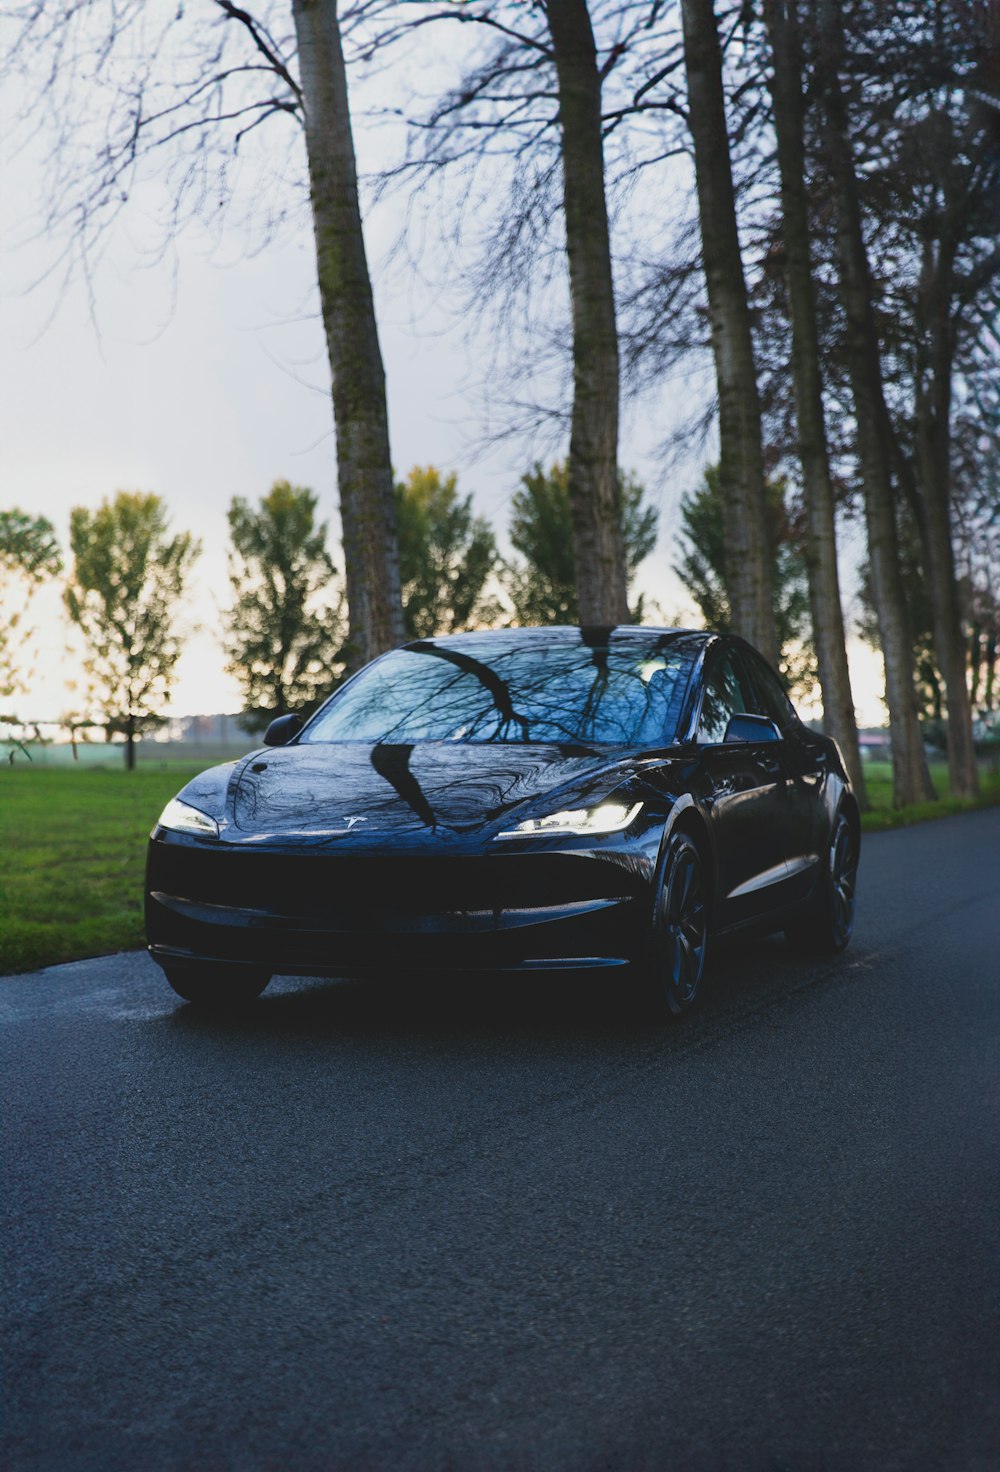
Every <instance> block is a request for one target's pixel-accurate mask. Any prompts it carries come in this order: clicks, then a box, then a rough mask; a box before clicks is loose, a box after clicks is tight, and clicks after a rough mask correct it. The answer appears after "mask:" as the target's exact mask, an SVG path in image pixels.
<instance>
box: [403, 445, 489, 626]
mask: <svg viewBox="0 0 1000 1472" xmlns="http://www.w3.org/2000/svg"><path fill="white" fill-rule="evenodd" d="M396 524H397V527H398V529H399V567H400V581H401V583H402V587H403V621H404V624H405V627H406V634H407V637H408V638H410V639H430V638H432V637H433V636H434V635H435V634H447V633H451V632H452V631H454V630H457V629H469V628H475V627H476V626H477V625H479V626H482V625H483V624H491V623H494V622H495V621H496V619H497V617H498V615H499V613H500V605H499V604H498V603H497V602H496V600H495V599H494V598H491V597H490V595H489V594H488V593H487V591H486V585H487V583H488V582H489V578H490V574H491V573H492V572H493V570H494V569H495V567H496V565H497V561H498V558H497V548H496V541H495V539H494V536H493V532H492V530H491V528H490V525H489V523H488V522H487V521H486V520H484V518H483V517H481V516H475V515H473V511H472V497H471V495H470V496H466V497H464V499H463V498H462V497H460V496H459V494H458V477H457V476H456V475H455V474H454V472H452V473H451V474H450V475H445V476H443V475H442V474H441V472H440V471H439V470H437V469H435V467H434V466H433V465H428V466H427V467H426V468H422V467H421V466H419V465H415V466H414V467H413V469H412V470H411V471H410V473H409V475H408V476H407V477H406V480H405V481H404V482H403V483H402V484H400V485H397V486H396Z"/></svg>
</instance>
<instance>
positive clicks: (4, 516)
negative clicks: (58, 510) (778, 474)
mask: <svg viewBox="0 0 1000 1472" xmlns="http://www.w3.org/2000/svg"><path fill="white" fill-rule="evenodd" d="M61 570H62V554H61V553H60V551H59V543H58V542H57V540H56V532H55V527H54V526H53V525H52V523H51V522H50V521H48V520H47V519H46V518H45V517H44V516H31V515H29V513H28V512H26V511H20V510H18V508H17V507H16V506H15V507H13V508H12V509H11V510H10V511H0V698H6V697H7V696H10V695H14V694H16V693H18V692H19V691H22V690H23V689H24V674H25V671H24V665H23V654H24V649H25V645H26V643H27V641H28V638H29V635H30V630H28V629H27V628H26V627H25V623H24V619H25V615H26V614H27V611H28V606H29V604H30V602H31V599H32V597H33V596H34V593H35V591H36V590H37V588H38V587H39V585H40V584H41V583H42V582H44V580H45V579H46V578H52V577H56V576H57V575H58V574H59V572H61Z"/></svg>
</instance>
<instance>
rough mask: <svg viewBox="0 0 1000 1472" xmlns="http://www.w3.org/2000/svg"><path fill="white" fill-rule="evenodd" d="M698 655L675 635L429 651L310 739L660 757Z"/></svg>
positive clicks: (358, 684) (336, 708) (359, 687)
mask: <svg viewBox="0 0 1000 1472" xmlns="http://www.w3.org/2000/svg"><path fill="white" fill-rule="evenodd" d="M694 653H695V648H694V647H693V646H692V644H691V641H690V640H686V639H680V640H678V639H677V638H676V636H671V635H650V637H649V638H648V639H645V638H641V637H638V636H636V635H628V636H623V637H621V638H618V639H616V638H614V637H613V636H612V637H611V638H610V639H608V640H607V641H606V642H605V643H603V644H597V645H595V644H593V643H589V642H587V641H586V640H585V639H584V638H583V637H582V636H581V638H580V640H579V641H576V640H572V639H564V640H561V641H556V640H554V641H553V642H552V643H551V644H545V643H542V642H540V641H539V640H538V639H537V638H531V639H525V640H517V639H516V638H513V637H512V638H510V639H503V640H497V641H496V642H495V643H494V642H491V641H489V640H487V639H485V638H484V639H479V640H469V641H468V642H467V643H462V644H459V642H458V641H455V643H454V644H449V643H447V642H441V643H431V642H430V641H428V642H426V643H423V644H418V645H413V646H411V647H410V648H409V649H397V650H395V651H394V652H393V653H392V654H388V655H386V656H385V658H384V659H381V660H378V661H377V662H376V663H375V664H373V665H370V666H369V667H368V669H366V670H363V671H362V673H361V674H360V675H359V676H358V678H357V679H356V680H354V681H352V682H351V684H350V685H348V686H347V687H346V688H345V689H344V690H343V691H342V692H340V693H339V694H337V695H334V696H333V698H332V699H331V700H330V702H329V703H328V704H327V705H326V706H324V708H323V709H322V710H321V711H320V712H319V713H318V714H317V716H316V717H315V719H314V720H313V721H312V722H311V723H310V724H309V726H308V727H307V729H306V730H305V732H304V733H303V735H302V738H301V739H302V740H303V741H308V742H318V741H365V742H384V743H407V742H415V741H539V742H581V743H584V744H587V745H612V744H614V745H617V744H620V743H624V744H626V745H630V746H658V745H662V744H665V743H666V742H668V741H670V740H671V739H672V738H673V735H674V732H675V730H676V727H677V720H678V716H679V714H680V707H681V704H682V701H683V697H684V690H685V686H686V684H687V676H688V671H689V669H690V666H691V663H692V659H693V655H694Z"/></svg>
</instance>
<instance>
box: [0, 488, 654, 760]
mask: <svg viewBox="0 0 1000 1472" xmlns="http://www.w3.org/2000/svg"><path fill="white" fill-rule="evenodd" d="M393 499H394V517H395V523H396V525H397V527H398V535H399V551H400V586H401V611H402V622H403V638H405V639H424V638H430V637H433V636H434V635H436V634H446V633H451V632H454V631H456V630H459V629H465V628H477V627H485V626H490V625H495V624H498V623H511V622H517V623H521V624H536V623H565V622H570V623H575V622H577V621H578V619H579V609H578V606H577V595H576V584H575V580H574V568H573V559H572V552H571V549H570V526H571V510H570V503H569V472H568V467H567V466H566V465H565V464H555V465H553V466H551V467H550V468H549V469H548V470H544V469H543V468H542V466H541V465H535V466H534V467H533V469H532V470H531V471H530V472H528V473H527V474H526V475H525V476H524V477H523V478H522V481H521V485H520V488H519V490H517V491H516V492H515V493H514V495H513V497H512V501H511V517H510V524H509V528H508V530H509V535H510V540H511V543H512V545H513V547H514V550H515V555H514V557H512V558H503V557H501V555H500V552H499V550H498V547H497V541H496V537H495V534H494V532H493V529H492V527H491V526H490V524H489V523H488V521H487V520H486V519H485V518H484V517H481V516H477V515H476V514H475V513H474V511H473V507H472V496H471V494H467V495H465V496H462V495H461V494H460V493H459V489H458V477H457V475H456V474H455V473H454V472H452V473H450V474H442V472H440V471H439V470H437V469H436V468H435V467H433V466H427V467H419V466H418V467H414V468H413V469H412V470H411V471H410V473H409V475H408V476H407V477H406V479H405V480H404V481H401V482H398V483H397V484H395V486H394V493H393ZM621 504H622V508H623V518H624V526H623V536H624V543H625V546H626V559H627V563H626V565H627V573H628V576H629V579H630V580H631V578H632V576H633V575H634V573H635V571H636V569H637V568H638V565H639V563H640V562H642V560H643V559H644V558H645V557H647V556H648V555H649V553H650V552H651V551H652V550H653V547H654V545H655V542H656V529H657V511H656V509H655V507H653V506H652V505H651V504H650V503H649V501H648V498H647V497H646V494H645V492H644V490H643V487H642V486H641V485H640V484H639V482H638V481H637V480H636V479H635V478H634V477H631V476H629V477H623V488H622V497H621ZM228 524H229V548H228V564H229V599H228V601H227V606H226V607H225V608H224V609H223V610H222V612H221V630H222V642H223V647H224V650H225V656H226V669H227V672H228V673H230V674H231V675H233V676H234V677H235V679H236V680H237V682H238V684H239V686H240V689H241V693H242V696H243V700H244V715H243V723H244V724H245V725H246V727H247V729H248V730H251V731H261V730H263V729H264V727H265V726H267V724H268V723H269V722H270V721H271V720H272V719H273V717H274V716H275V715H278V714H281V713H283V712H285V711H289V710H296V711H300V712H302V713H308V712H309V711H311V710H313V709H314V708H315V707H316V705H317V704H318V703H319V702H320V701H321V700H323V699H325V698H326V696H327V695H329V694H330V693H331V691H332V690H334V689H335V688H336V686H337V685H338V684H339V683H340V682H341V680H342V679H343V678H344V677H345V674H346V673H347V671H348V669H349V666H350V662H351V655H350V645H349V639H350V633H349V626H348V619H347V613H346V601H347V599H346V591H345V579H344V578H343V576H342V574H341V573H340V572H339V570H338V568H337V566H336V565H335V562H334V558H333V556H332V554H331V550H330V546H329V528H328V524H327V523H326V522H325V521H323V520H321V519H320V516H319V503H318V497H317V496H316V494H315V493H314V492H313V491H311V490H310V489H308V488H307V487H304V486H294V485H291V484H290V483H289V482H288V481H277V482H276V483H275V484H274V485H273V486H272V487H271V489H270V491H269V492H267V494H266V495H264V496H262V497H261V498H260V500H259V501H257V502H256V503H254V502H251V501H249V500H246V499H244V498H242V497H235V498H234V499H233V501H232V502H231V504H230V507H229V511H228ZM69 546H70V554H71V558H70V564H69V567H68V570H67V577H66V580H65V584H64V587H63V601H64V605H65V609H66V613H67V616H68V618H69V620H70V622H71V624H72V625H73V626H74V627H75V628H76V629H77V630H78V632H79V634H80V636H81V641H82V645H83V650H84V653H83V674H84V676H85V682H84V683H85V689H84V691H83V693H82V699H83V704H84V707H85V714H84V715H83V716H81V717H80V719H79V724H86V725H94V726H100V727H103V729H104V731H105V733H106V735H107V736H108V737H109V738H110V737H112V736H115V735H120V736H123V737H124V739H125V755H126V762H127V765H128V766H129V767H131V766H133V765H134V759H135V754H134V744H135V741H136V740H137V739H138V738H139V737H140V736H141V735H142V734H143V733H144V732H147V731H149V730H151V729H153V728H155V726H157V725H158V724H160V723H162V721H163V720H164V715H163V708H164V706H165V704H166V702H167V700H168V697H169V695H170V691H171V687H172V685H173V682H174V677H175V671H176V665H177V661H178V659H179V657H180V654H181V652H182V649H183V645H184V639H185V636H186V634H187V633H188V632H189V630H188V629H187V628H186V627H185V622H184V608H183V604H184V595H185V593H186V592H187V591H188V590H189V588H190V582H191V574H192V571H193V569H194V565H195V562H196V560H197V558H198V556H199V554H200V552H201V544H200V543H199V542H198V541H197V540H196V539H195V538H194V537H193V536H192V535H191V534H190V533H188V532H180V533H177V532H174V531H172V529H171V527H170V524H169V516H168V513H167V508H166V505H165V503H164V501H163V499H162V497H160V496H157V495H154V494H152V493H143V492H131V491H120V492H118V493H117V494H116V495H115V496H114V497H111V498H108V499H106V500H105V501H104V502H102V504H101V505H100V506H99V507H98V508H97V509H96V510H93V511H91V510H89V509H88V508H86V507H76V508H75V509H74V510H73V512H72V514H71V517H70V527H69ZM0 567H2V569H3V572H4V578H3V588H4V590H5V591H7V592H10V591H11V590H13V589H14V588H15V587H16V588H17V590H18V594H19V597H18V598H17V599H15V600H13V602H11V606H10V610H9V616H7V617H3V616H2V613H0V695H2V696H3V697H6V698H13V697H16V696H18V695H20V694H23V693H24V691H25V689H26V679H27V676H28V673H29V672H28V670H27V668H26V653H25V651H26V649H27V646H28V643H29V636H28V631H27V629H26V626H25V624H24V622H23V620H24V616H25V615H26V613H27V609H28V605H29V603H30V599H31V596H32V594H33V593H34V592H35V591H36V590H37V588H38V587H39V586H40V584H41V583H42V582H43V581H44V580H45V579H46V578H55V577H58V576H59V574H60V573H61V572H62V570H63V559H62V553H61V551H60V548H59V543H58V539H57V536H56V532H55V528H54V527H53V526H52V524H51V522H49V521H48V520H47V519H46V518H45V517H32V516H30V515H29V514H28V513H26V512H23V511H20V510H16V509H15V510H13V511H10V512H4V513H0ZM15 604H16V607H15ZM5 606H6V603H5V602H0V610H2V609H3V608H4V607H5ZM642 607H643V605H642V600H641V599H640V600H638V601H637V603H636V611H637V614H638V615H641V612H642Z"/></svg>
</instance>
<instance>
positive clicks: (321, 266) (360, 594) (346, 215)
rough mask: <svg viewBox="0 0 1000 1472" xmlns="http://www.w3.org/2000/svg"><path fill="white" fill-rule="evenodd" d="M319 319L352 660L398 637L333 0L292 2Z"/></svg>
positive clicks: (378, 366)
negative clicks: (329, 391)
mask: <svg viewBox="0 0 1000 1472" xmlns="http://www.w3.org/2000/svg"><path fill="white" fill-rule="evenodd" d="M292 14H293V16H294V19H295V34H296V39H297V41H298V62H299V82H300V87H301V97H302V114H303V123H304V126H305V135H306V152H307V155H308V160H309V185H310V198H311V200H312V216H313V230H314V233H315V237H316V260H317V268H318V276H319V293H320V301H321V303H322V306H323V323H324V326H325V327H326V341H327V349H328V352H329V358H330V371H331V373H332V375H333V416H334V421H335V424H336V431H337V479H338V482H339V485H340V514H341V520H342V523H343V535H344V563H345V569H346V582H347V606H348V609H349V611H350V621H351V635H350V647H349V659H350V664H351V666H352V667H353V668H357V667H358V666H360V665H362V664H365V663H366V662H367V661H368V660H370V659H373V658H374V657H375V655H376V654H381V653H382V652H383V651H384V650H386V649H390V648H392V646H393V645H395V644H399V643H400V642H401V641H402V639H403V610H402V601H401V596H400V582H399V544H398V541H397V536H396V524H395V518H394V492H393V477H392V462H391V458H390V454H389V415H388V410H387V407H386V398H385V372H384V369H383V367H382V354H381V351H380V348H379V340H378V328H377V325H376V322H375V305H374V299H373V296H372V288H371V278H370V276H369V274H368V261H367V257H366V255H365V241H364V232H363V230H362V226H361V206H360V203H359V200H358V178H357V166H356V163H355V157H354V138H353V134H352V130H351V114H350V108H349V106H348V98H347V69H346V67H345V65H344V50H343V44H342V42H341V36H340V21H339V18H338V14H337V0H292Z"/></svg>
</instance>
